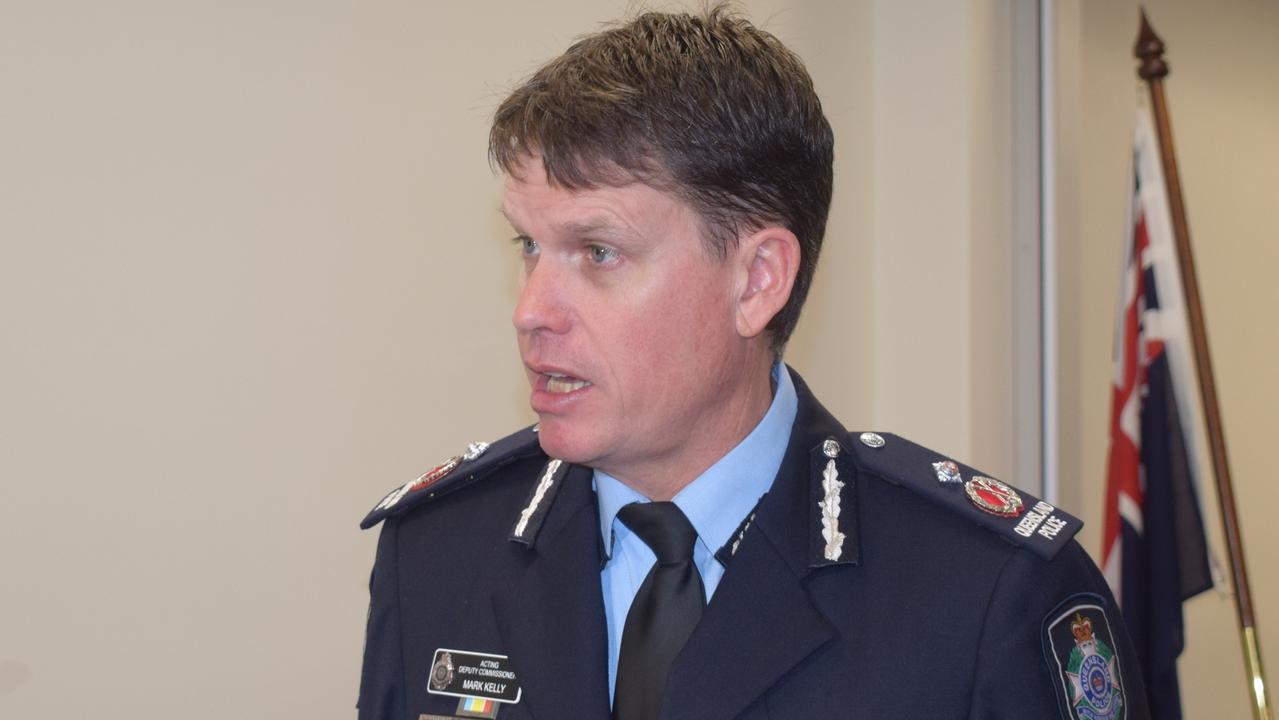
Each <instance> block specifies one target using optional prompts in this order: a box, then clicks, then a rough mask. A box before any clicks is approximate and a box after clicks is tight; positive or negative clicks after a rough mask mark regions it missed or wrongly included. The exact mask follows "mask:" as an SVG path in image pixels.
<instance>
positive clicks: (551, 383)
mask: <svg viewBox="0 0 1279 720" xmlns="http://www.w3.org/2000/svg"><path fill="white" fill-rule="evenodd" d="M565 377H568V376H567V375H559V374H556V373H547V378H548V379H547V381H546V391H547V392H549V393H571V392H573V391H574V390H581V389H582V388H584V387H588V386H589V385H590V383H589V382H587V381H585V380H564V379H563V378H565Z"/></svg>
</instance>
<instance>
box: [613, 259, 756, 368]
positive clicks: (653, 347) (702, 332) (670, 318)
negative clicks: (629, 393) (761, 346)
mask: <svg viewBox="0 0 1279 720" xmlns="http://www.w3.org/2000/svg"><path fill="white" fill-rule="evenodd" d="M676 277H688V278H689V281H688V282H687V283H679V284H677V283H662V284H661V286H660V287H655V288H652V289H650V290H649V291H646V292H643V293H637V294H636V295H634V296H633V299H634V301H635V302H632V303H628V308H627V312H625V313H622V314H621V315H620V316H618V318H617V319H618V320H619V321H620V322H618V323H617V324H616V325H614V331H615V334H614V335H613V337H614V340H616V341H617V342H615V343H614V347H616V348H618V349H619V350H620V352H621V353H622V356H621V357H617V358H615V360H617V361H620V363H621V364H623V365H624V366H626V367H627V368H628V369H629V370H630V371H632V372H634V373H641V374H655V371H657V370H659V369H667V368H672V367H674V368H680V367H683V368H693V367H697V366H703V365H712V366H718V364H719V362H720V360H721V359H722V358H721V355H722V353H723V351H724V350H723V348H724V346H725V344H726V343H727V341H728V336H729V334H730V333H731V331H732V330H733V317H732V311H731V308H730V307H729V303H728V302H727V300H726V295H727V294H728V293H727V290H724V289H723V288H724V278H723V277H721V276H719V275H713V274H709V273H702V274H700V275H698V274H692V273H690V274H686V275H676ZM623 317H624V319H623ZM671 379H672V378H671V377H670V375H669V374H667V375H666V381H669V380H671Z"/></svg>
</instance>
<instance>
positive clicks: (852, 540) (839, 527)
mask: <svg viewBox="0 0 1279 720" xmlns="http://www.w3.org/2000/svg"><path fill="white" fill-rule="evenodd" d="M809 462H810V464H811V468H812V474H813V479H812V500H811V502H812V505H811V506H810V507H812V508H813V520H812V522H813V540H812V542H811V545H812V553H811V557H810V560H809V565H810V566H812V567H822V566H826V565H855V564H856V563H857V562H858V560H859V554H858V548H857V538H856V524H855V523H856V517H857V514H856V505H855V504H856V488H855V486H854V485H853V475H852V469H851V467H850V466H849V464H848V463H847V458H846V457H845V455H844V453H843V448H842V447H841V446H840V444H839V441H838V440H835V439H834V438H827V439H826V440H825V441H824V442H822V444H821V445H819V446H817V447H815V448H813V450H812V452H811V453H810V458H809Z"/></svg>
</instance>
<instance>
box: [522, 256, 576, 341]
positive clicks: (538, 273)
mask: <svg viewBox="0 0 1279 720" xmlns="http://www.w3.org/2000/svg"><path fill="white" fill-rule="evenodd" d="M564 280H565V279H564V278H563V277H561V276H559V275H558V274H557V273H556V271H555V269H554V267H553V265H552V263H550V262H547V261H546V258H542V259H539V261H538V262H537V263H536V264H534V265H533V266H532V268H530V269H529V271H528V272H527V273H526V274H525V276H524V283H523V287H522V288H521V289H520V299H519V302H518V303H516V304H515V315H514V317H513V318H512V322H513V324H514V325H515V329H516V331H518V332H520V333H533V332H536V331H546V332H551V333H557V334H558V333H563V332H566V331H567V330H568V328H569V324H570V310H569V306H568V295H569V293H568V291H567V287H566V285H565V282H564Z"/></svg>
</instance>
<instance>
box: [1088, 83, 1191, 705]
mask: <svg viewBox="0 0 1279 720" xmlns="http://www.w3.org/2000/svg"><path fill="white" fill-rule="evenodd" d="M1159 158H1160V156H1159V141H1158V138H1157V136H1156V135H1155V131H1154V124H1153V122H1152V120H1151V117H1150V113H1149V111H1148V109H1145V108H1143V109H1142V110H1141V111H1140V112H1139V114H1138V120H1137V128H1136V131H1135V132H1134V135H1133V188H1132V192H1133V194H1132V205H1131V211H1130V214H1131V222H1130V224H1129V228H1130V232H1129V236H1128V241H1127V249H1126V251H1125V263H1124V271H1123V280H1122V282H1121V292H1122V295H1121V297H1120V303H1119V313H1118V318H1117V320H1116V323H1115V346H1114V347H1115V356H1114V378H1113V381H1112V382H1113V385H1112V387H1111V391H1112V396H1111V422H1110V465H1109V470H1108V475H1107V487H1106V514H1105V521H1104V532H1105V536H1104V539H1103V542H1102V560H1103V562H1102V567H1103V570H1104V572H1105V574H1106V579H1107V580H1108V581H1109V582H1110V585H1111V589H1112V590H1113V591H1114V594H1115V597H1116V598H1117V599H1118V600H1119V606H1120V610H1121V611H1122V612H1123V616H1124V620H1125V621H1126V623H1127V625H1128V631H1129V633H1130V634H1131V635H1132V639H1133V642H1134V644H1135V645H1136V648H1137V652H1138V655H1139V658H1138V660H1139V662H1140V664H1141V670H1142V674H1143V675H1144V676H1145V679H1146V688H1147V691H1148V692H1149V694H1150V698H1149V702H1150V709H1151V716H1152V717H1157V718H1161V719H1162V720H1169V719H1172V720H1180V718H1181V696H1180V691H1179V688H1178V684H1177V656H1178V655H1180V654H1181V651H1182V649H1183V647H1184V645H1185V633H1184V630H1183V625H1182V612H1181V604H1182V601H1184V600H1186V599H1188V598H1190V597H1192V596H1194V595H1197V594H1199V593H1201V592H1203V591H1204V590H1207V589H1208V588H1210V587H1212V584H1213V581H1212V573H1211V570H1210V564H1209V552H1208V547H1207V541H1206V540H1205V536H1204V529H1203V519H1202V516H1201V515H1200V512H1199V503H1198V497H1197V493H1198V486H1197V483H1196V475H1197V466H1196V462H1195V459H1196V457H1197V456H1198V453H1197V450H1196V447H1197V446H1196V445H1195V444H1194V443H1195V441H1196V438H1197V437H1198V433H1199V432H1201V431H1200V427H1201V422H1200V420H1199V417H1200V416H1199V412H1198V391H1197V386H1196V385H1195V384H1194V381H1193V377H1194V365H1193V362H1194V360H1193V356H1192V355H1191V351H1190V344H1189V332H1188V330H1187V325H1186V319H1185V314H1184V312H1183V299H1182V298H1183V296H1182V294H1181V273H1180V269H1179V267H1178V261H1177V253H1176V247H1175V244H1174V239H1173V233H1172V221H1171V216H1170V213H1169V210H1168V198H1167V196H1166V191H1165V185H1164V178H1163V170H1162V167H1161V165H1160V159H1159Z"/></svg>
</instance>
